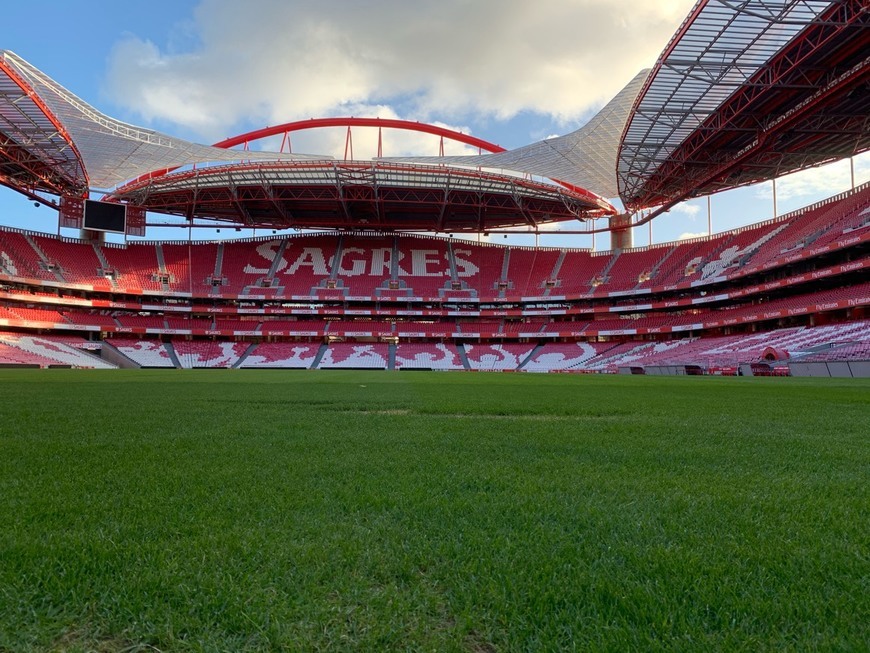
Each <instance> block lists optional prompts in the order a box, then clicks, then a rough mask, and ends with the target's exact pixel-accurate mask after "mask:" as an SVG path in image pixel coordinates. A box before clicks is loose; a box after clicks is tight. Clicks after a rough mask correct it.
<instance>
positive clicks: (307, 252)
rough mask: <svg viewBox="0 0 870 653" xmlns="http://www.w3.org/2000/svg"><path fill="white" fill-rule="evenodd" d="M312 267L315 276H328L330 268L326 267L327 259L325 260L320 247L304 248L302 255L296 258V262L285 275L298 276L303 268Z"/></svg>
mask: <svg viewBox="0 0 870 653" xmlns="http://www.w3.org/2000/svg"><path fill="white" fill-rule="evenodd" d="M303 266H305V267H310V268H311V271H312V272H313V273H314V274H317V275H322V276H327V275H329V268H328V267H327V265H326V259H324V258H323V250H322V249H320V248H319V247H304V248H302V253H301V254H300V255H299V256H297V257H296V260H295V261H293V263H292V264H291V265H290V267H289V268H287V272H285V274H296V272H297V271H298V270H299V268H301V267H303Z"/></svg>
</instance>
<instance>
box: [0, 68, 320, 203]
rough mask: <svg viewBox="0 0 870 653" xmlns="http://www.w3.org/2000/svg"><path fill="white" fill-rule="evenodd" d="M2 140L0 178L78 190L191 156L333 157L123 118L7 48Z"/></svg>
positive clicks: (28, 187) (29, 186)
mask: <svg viewBox="0 0 870 653" xmlns="http://www.w3.org/2000/svg"><path fill="white" fill-rule="evenodd" d="M0 143H2V145H3V148H2V151H0V152H2V158H0V164H2V167H0V174H2V175H3V176H2V177H0V181H2V182H3V183H6V184H7V185H10V186H13V187H16V188H19V189H22V190H25V191H35V190H42V191H48V192H53V193H58V194H72V195H79V196H81V195H84V194H85V193H86V192H87V191H88V189H110V188H114V187H115V186H118V185H119V184H121V183H123V182H125V181H127V180H129V179H133V178H136V177H139V176H140V175H143V174H146V173H149V172H152V171H154V170H158V169H165V168H174V167H178V166H184V165H190V164H194V163H210V162H223V163H225V162H228V161H241V160H246V161H255V160H269V161H274V160H276V159H309V160H310V159H329V158H331V157H325V156H322V157H321V156H308V155H299V154H277V153H275V152H250V151H245V152H241V151H239V150H227V149H221V148H217V147H210V146H207V145H198V144H196V143H190V142H188V141H185V140H183V139H180V138H175V137H173V136H167V135H166V134H162V133H160V132H157V131H154V130H152V129H144V128H142V127H136V126H134V125H130V124H127V123H123V122H121V121H119V120H115V119H114V118H110V117H109V116H107V115H105V114H103V113H100V112H99V111H97V110H96V109H94V108H93V107H92V106H90V105H89V104H87V103H86V102H84V101H83V100H81V99H80V98H78V97H76V96H75V95H73V94H72V93H70V92H69V91H68V90H67V89H65V88H64V87H63V86H61V85H60V84H58V83H57V82H55V81H54V80H52V79H51V78H50V77H48V76H47V75H45V74H44V73H43V72H41V71H39V70H38V69H36V68H34V67H33V66H32V65H30V64H29V63H27V62H26V61H24V60H23V59H22V58H21V57H19V56H18V55H16V54H14V53H13V52H9V51H2V52H0Z"/></svg>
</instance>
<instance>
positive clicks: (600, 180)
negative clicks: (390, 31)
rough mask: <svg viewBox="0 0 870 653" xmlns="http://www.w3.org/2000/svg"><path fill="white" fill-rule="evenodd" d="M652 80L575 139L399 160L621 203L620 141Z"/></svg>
mask: <svg viewBox="0 0 870 653" xmlns="http://www.w3.org/2000/svg"><path fill="white" fill-rule="evenodd" d="M648 74H649V71H648V70H644V71H641V72H640V73H638V74H637V75H636V76H635V77H634V79H632V80H631V82H629V83H628V85H627V86H626V87H625V88H624V89H622V90H621V91H620V92H619V93H618V94H617V95H616V97H614V98H613V99H612V100H611V101H610V102H608V103H607V104H606V105H605V106H604V108H602V109H601V111H599V112H598V113H597V114H596V115H595V116H594V117H593V118H592V119H591V120H590V121H589V122H587V123H586V124H585V125H583V126H582V127H581V128H580V129H578V130H576V131H574V132H571V133H570V134H566V135H564V136H558V137H556V138H549V139H547V140H543V141H538V142H536V143H532V144H530V145H525V146H523V147H519V148H516V149H514V150H507V151H505V152H498V153H496V154H481V155H479V156H445V157H401V158H396V159H395V160H399V161H404V162H407V163H444V164H446V165H458V166H471V167H476V168H477V167H480V168H490V169H500V170H511V171H513V172H519V173H527V174H532V175H540V176H542V177H547V178H549V179H558V180H559V181H563V182H567V183H570V184H573V185H575V186H579V187H580V188H584V189H587V190H589V191H591V192H593V193H595V194H597V195H599V196H601V197H608V198H612V197H617V195H618V192H617V190H618V189H617V184H616V155H617V150H618V148H619V139H620V137H621V136H622V132H623V129H624V127H625V123H626V121H627V120H628V117H629V115H630V113H631V107H632V105H633V104H634V101H635V98H636V97H637V95H638V93H640V91H641V88H643V85H644V82H645V81H646V78H647V75H648Z"/></svg>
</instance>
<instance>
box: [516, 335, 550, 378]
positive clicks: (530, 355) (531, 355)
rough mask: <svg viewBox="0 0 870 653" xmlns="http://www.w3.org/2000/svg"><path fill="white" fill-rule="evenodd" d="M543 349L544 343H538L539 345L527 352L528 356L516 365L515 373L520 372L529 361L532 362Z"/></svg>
mask: <svg viewBox="0 0 870 653" xmlns="http://www.w3.org/2000/svg"><path fill="white" fill-rule="evenodd" d="M543 348H544V343H542V342H539V343H538V344H537V346H536V347H535V348H534V349H533V350H532V351H530V352H529V355H528V356H526V357H525V358H524V359H523V360H521V361H520V364H519V365H517V372H519V371H520V370H522V369H523V368H524V367H525V366H526V363H528V362H529V361H530V360H532V359H533V358H534V357H535V356H537V355H538V354H539V353H540V351H541V350H542V349H543Z"/></svg>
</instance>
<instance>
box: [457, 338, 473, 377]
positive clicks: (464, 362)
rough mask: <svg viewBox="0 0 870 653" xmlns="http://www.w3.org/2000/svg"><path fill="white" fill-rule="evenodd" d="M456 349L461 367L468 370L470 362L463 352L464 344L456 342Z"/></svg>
mask: <svg viewBox="0 0 870 653" xmlns="http://www.w3.org/2000/svg"><path fill="white" fill-rule="evenodd" d="M456 351H457V352H458V353H459V360H460V361H462V367H463V368H465V369H466V370H470V369H471V363H469V362H468V355H467V354H466V353H465V345H463V344H462V343H461V342H457V343H456Z"/></svg>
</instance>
